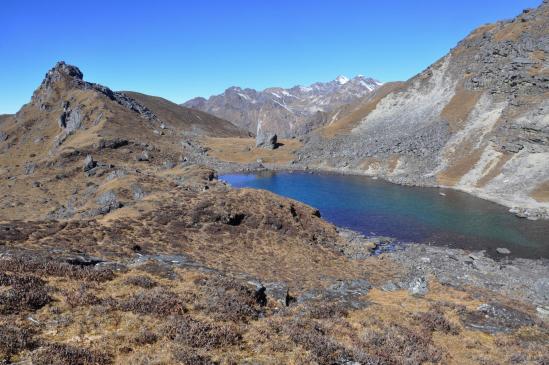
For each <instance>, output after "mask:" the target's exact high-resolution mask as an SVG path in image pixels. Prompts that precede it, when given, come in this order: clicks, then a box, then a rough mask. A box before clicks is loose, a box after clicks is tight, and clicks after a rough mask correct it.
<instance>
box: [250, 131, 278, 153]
mask: <svg viewBox="0 0 549 365" xmlns="http://www.w3.org/2000/svg"><path fill="white" fill-rule="evenodd" d="M277 140H278V137H277V136H276V134H274V133H258V135H257V136H256V137H255V146H256V147H261V148H265V149H269V150H274V149H275V148H277V147H278V143H277Z"/></svg>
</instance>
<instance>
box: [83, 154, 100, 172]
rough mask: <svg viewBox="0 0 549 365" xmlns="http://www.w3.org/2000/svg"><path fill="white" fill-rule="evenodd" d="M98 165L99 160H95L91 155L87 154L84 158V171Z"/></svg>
mask: <svg viewBox="0 0 549 365" xmlns="http://www.w3.org/2000/svg"><path fill="white" fill-rule="evenodd" d="M96 166H97V162H95V161H94V160H93V158H92V156H91V155H87V156H86V158H85V159H84V167H83V169H84V172H88V171H90V170H92V169H93V168H95V167H96Z"/></svg>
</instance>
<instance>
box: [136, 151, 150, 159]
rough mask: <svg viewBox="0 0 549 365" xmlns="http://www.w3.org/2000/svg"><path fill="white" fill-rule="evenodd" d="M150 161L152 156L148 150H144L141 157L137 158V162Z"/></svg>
mask: <svg viewBox="0 0 549 365" xmlns="http://www.w3.org/2000/svg"><path fill="white" fill-rule="evenodd" d="M149 159H150V156H149V152H148V151H147V150H144V151H143V152H141V154H140V155H139V156H137V161H149Z"/></svg>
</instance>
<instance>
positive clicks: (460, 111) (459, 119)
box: [440, 84, 482, 133]
mask: <svg viewBox="0 0 549 365" xmlns="http://www.w3.org/2000/svg"><path fill="white" fill-rule="evenodd" d="M481 94H482V93H481V92H480V91H478V90H467V89H465V88H464V87H463V85H462V84H460V85H458V86H457V87H456V90H455V94H454V96H453V97H452V99H451V100H450V102H449V103H448V104H446V106H445V107H444V109H442V112H441V114H440V116H441V117H442V118H444V120H446V121H447V122H448V125H449V128H450V132H451V133H455V132H457V131H459V130H461V129H462V128H463V127H464V126H465V121H466V120H467V117H468V116H469V114H470V113H471V111H472V110H473V108H474V107H475V105H476V104H477V102H478V100H479V98H480V96H481Z"/></svg>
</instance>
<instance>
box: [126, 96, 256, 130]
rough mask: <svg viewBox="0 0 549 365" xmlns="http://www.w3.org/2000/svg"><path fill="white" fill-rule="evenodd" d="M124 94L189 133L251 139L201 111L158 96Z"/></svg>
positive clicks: (229, 123)
mask: <svg viewBox="0 0 549 365" xmlns="http://www.w3.org/2000/svg"><path fill="white" fill-rule="evenodd" d="M124 94H126V95H129V96H130V97H132V98H133V99H135V100H137V101H138V102H140V103H141V104H143V105H145V106H146V107H147V108H149V109H150V110H152V111H153V112H154V113H155V114H156V115H157V116H158V118H160V119H161V120H162V121H163V122H166V123H169V124H171V125H174V126H178V127H180V128H181V129H184V130H185V131H188V132H189V133H191V132H192V133H194V134H196V135H199V136H211V137H236V136H239V137H249V134H248V133H247V132H245V131H244V130H242V129H240V128H238V127H236V126H235V125H234V124H232V123H231V122H228V121H226V120H224V119H221V118H217V117H215V116H213V115H211V114H208V113H204V112H202V111H200V110H195V109H190V108H186V107H184V106H180V105H177V104H175V103H172V102H171V101H169V100H166V99H163V98H160V97H158V96H150V95H145V94H141V93H137V92H132V91H124Z"/></svg>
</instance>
